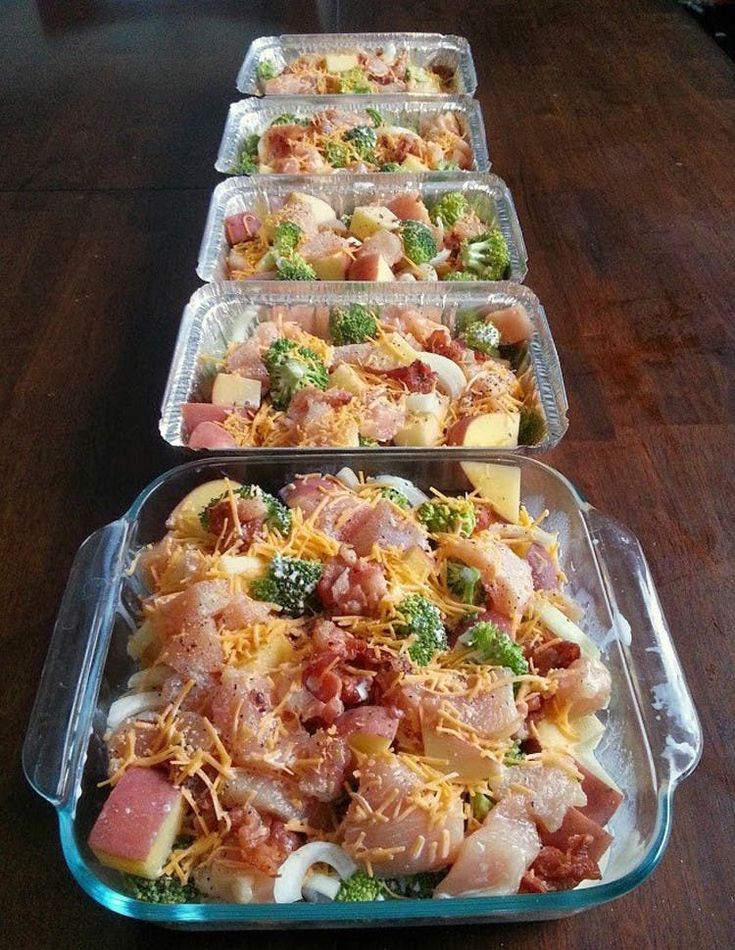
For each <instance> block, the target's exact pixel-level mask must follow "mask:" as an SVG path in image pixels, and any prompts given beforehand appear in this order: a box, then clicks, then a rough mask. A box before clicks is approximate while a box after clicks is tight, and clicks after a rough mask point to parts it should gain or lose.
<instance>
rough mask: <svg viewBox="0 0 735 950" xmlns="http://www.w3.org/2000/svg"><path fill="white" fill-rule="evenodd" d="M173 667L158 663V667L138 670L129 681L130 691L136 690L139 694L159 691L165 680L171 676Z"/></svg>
mask: <svg viewBox="0 0 735 950" xmlns="http://www.w3.org/2000/svg"><path fill="white" fill-rule="evenodd" d="M171 672H172V670H171V667H170V666H166V665H165V663H157V664H156V666H149V667H146V669H144V670H138V672H137V673H133V675H132V676H131V677H130V679H129V680H128V689H134V690H137V691H138V692H145V691H151V690H154V689H157V688H158V687H159V686H163V683H164V681H165V680H167V679H168V678H169V676H170V675H171Z"/></svg>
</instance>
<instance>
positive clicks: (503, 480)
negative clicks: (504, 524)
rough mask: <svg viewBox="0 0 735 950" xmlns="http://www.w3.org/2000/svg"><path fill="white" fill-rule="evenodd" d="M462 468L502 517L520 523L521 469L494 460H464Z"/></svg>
mask: <svg viewBox="0 0 735 950" xmlns="http://www.w3.org/2000/svg"><path fill="white" fill-rule="evenodd" d="M461 465H462V470H463V472H464V473H465V475H466V476H467V478H468V479H469V480H470V482H471V484H472V485H473V487H474V488H476V489H477V490H478V491H479V493H480V495H481V496H482V497H483V498H484V499H486V500H487V501H489V502H490V504H491V505H492V506H493V508H494V509H495V510H496V511H497V513H498V514H499V515H500V517H501V518H505V520H506V521H510V522H512V523H513V524H517V523H518V516H519V513H520V507H521V470H520V468H517V467H516V466H515V465H498V464H496V463H494V462H462V463H461Z"/></svg>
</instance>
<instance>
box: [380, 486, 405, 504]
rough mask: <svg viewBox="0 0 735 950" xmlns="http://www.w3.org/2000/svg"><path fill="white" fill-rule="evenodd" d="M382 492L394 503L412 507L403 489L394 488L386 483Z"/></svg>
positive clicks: (384, 496)
mask: <svg viewBox="0 0 735 950" xmlns="http://www.w3.org/2000/svg"><path fill="white" fill-rule="evenodd" d="M380 494H381V495H382V496H383V498H387V499H388V501H392V502H393V504H394V505H398V507H399V508H410V507H411V502H410V501H409V500H408V498H406V496H405V495H404V494H403V492H402V491H398V489H397V488H393V487H392V486H390V485H384V486H383V487H382V488H381V489H380Z"/></svg>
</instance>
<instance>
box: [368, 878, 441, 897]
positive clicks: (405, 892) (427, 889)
mask: <svg viewBox="0 0 735 950" xmlns="http://www.w3.org/2000/svg"><path fill="white" fill-rule="evenodd" d="M446 873H447V872H446V871H421V872H420V873H419V874H409V875H406V877H389V878H386V879H385V880H384V881H383V887H384V888H385V891H386V896H387V897H409V898H410V897H412V898H416V899H422V898H427V897H432V896H433V893H434V888H435V887H436V886H437V885H438V883H439V881H441V879H442V878H443V877H445V876H446Z"/></svg>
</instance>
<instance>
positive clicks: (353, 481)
mask: <svg viewBox="0 0 735 950" xmlns="http://www.w3.org/2000/svg"><path fill="white" fill-rule="evenodd" d="M334 477H335V478H338V479H339V480H340V481H341V482H342V484H343V485H345V486H346V487H347V488H351V489H352V490H353V491H354V490H355V489H356V488H359V486H360V479H359V478H358V477H357V475H355V473H354V472H353V471H352V469H351V468H347V467H345V468H341V469H340V470H339V471H338V472H337V474H336V475H335V476H334Z"/></svg>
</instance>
